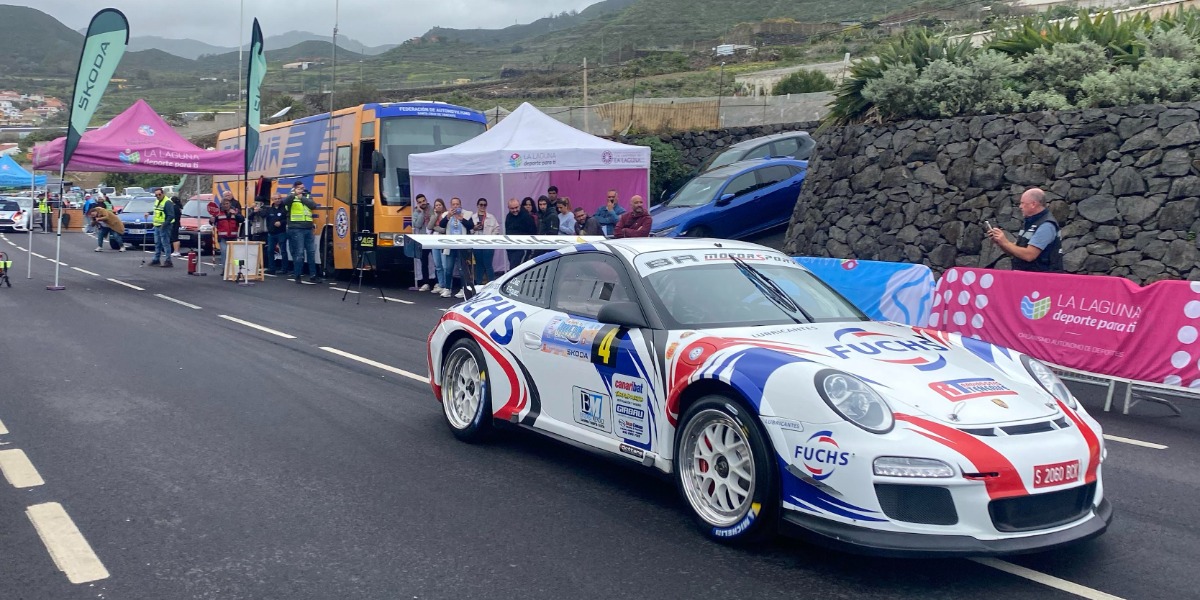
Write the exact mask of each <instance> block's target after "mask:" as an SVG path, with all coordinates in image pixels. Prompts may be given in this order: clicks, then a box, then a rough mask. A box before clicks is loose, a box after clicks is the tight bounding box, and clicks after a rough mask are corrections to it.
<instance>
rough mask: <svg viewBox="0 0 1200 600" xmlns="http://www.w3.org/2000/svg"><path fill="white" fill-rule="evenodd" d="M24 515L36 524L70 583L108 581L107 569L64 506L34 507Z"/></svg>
mask: <svg viewBox="0 0 1200 600" xmlns="http://www.w3.org/2000/svg"><path fill="white" fill-rule="evenodd" d="M25 515H26V516H28V517H29V520H30V521H31V522H33V528H34V529H36V530H37V533H38V537H40V538H42V543H43V544H45V545H46V550H48V551H49V552H50V558H52V559H54V564H55V565H57V566H58V570H60V571H62V572H63V573H65V574H66V575H67V581H70V582H71V583H76V584H78V583H87V582H89V581H97V580H99V579H107V578H108V569H106V568H104V563H102V562H100V557H98V556H96V553H95V552H93V551H92V547H91V546H90V545H89V544H88V542H87V540H86V539H84V537H83V534H82V533H80V531H79V528H78V527H76V526H75V522H74V521H72V520H71V516H70V515H68V514H67V511H66V509H64V508H63V507H62V505H61V504H59V503H57V502H47V503H45V504H34V505H33V506H30V507H29V508H27V509H25Z"/></svg>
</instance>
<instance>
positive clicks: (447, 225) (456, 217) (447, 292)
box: [439, 198, 475, 298]
mask: <svg viewBox="0 0 1200 600" xmlns="http://www.w3.org/2000/svg"><path fill="white" fill-rule="evenodd" d="M439 225H440V226H441V227H442V228H444V229H445V230H446V235H448V236H455V237H461V236H464V235H469V234H470V233H471V231H472V230H474V229H475V222H474V221H472V220H471V213H469V212H465V211H463V209H462V200H460V199H458V198H451V199H450V211H449V212H448V213H446V216H445V217H443V218H442V221H441V222H440V223H439ZM459 252H460V251H459V250H449V249H447V250H446V252H445V255H444V256H443V259H444V260H445V264H443V265H442V267H443V271H444V272H445V277H446V280H445V282H444V283H443V285H442V288H443V289H442V297H443V298H449V297H450V296H451V289H452V288H453V286H454V268H455V267H457V266H458V258H459V256H460V254H459ZM465 271H466V268H465V266H464V268H463V274H464V275H465V274H466V272H465ZM464 295H465V294H463V292H462V290H459V294H457V295H456V297H458V298H462V297H463V296H464Z"/></svg>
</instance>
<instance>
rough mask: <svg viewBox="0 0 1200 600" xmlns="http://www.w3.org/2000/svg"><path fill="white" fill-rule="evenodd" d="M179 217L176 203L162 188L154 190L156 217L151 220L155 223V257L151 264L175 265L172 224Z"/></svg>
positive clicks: (154, 265) (155, 265)
mask: <svg viewBox="0 0 1200 600" xmlns="http://www.w3.org/2000/svg"><path fill="white" fill-rule="evenodd" d="M177 218H179V217H177V216H176V214H175V203H174V202H171V200H170V199H169V198H167V195H166V194H164V193H163V191H162V190H161V189H158V190H154V217H153V219H152V220H151V223H153V224H154V258H153V259H152V260H151V261H150V266H152V267H157V266H159V265H160V264H161V265H162V266H163V267H174V266H175V265H173V264H171V224H172V223H174V222H175V219H177ZM160 259H162V260H161V262H160Z"/></svg>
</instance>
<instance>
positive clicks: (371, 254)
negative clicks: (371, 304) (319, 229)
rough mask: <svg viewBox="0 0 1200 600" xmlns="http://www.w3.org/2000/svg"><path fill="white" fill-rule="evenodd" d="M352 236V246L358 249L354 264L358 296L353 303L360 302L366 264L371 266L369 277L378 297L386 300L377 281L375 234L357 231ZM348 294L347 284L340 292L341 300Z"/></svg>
mask: <svg viewBox="0 0 1200 600" xmlns="http://www.w3.org/2000/svg"><path fill="white" fill-rule="evenodd" d="M354 237H355V240H354V246H355V247H356V248H357V249H358V261H357V262H356V263H355V265H354V270H355V271H358V290H357V293H358V297H357V298H355V299H354V303H355V304H362V283H363V273H364V272H365V271H366V270H367V267H368V266H370V267H371V278H372V279H373V280H374V281H375V287H376V289H378V290H379V297H380V298H381V299H383V301H384V302H387V299H388V298H387V296H385V295H384V293H383V285H382V284H381V283H379V265H378V264H377V263H376V262H375V234H373V233H359V234H356V235H355V236H354ZM331 258H332V257H331ZM349 294H350V285H349V284H347V285H346V289H345V290H344V291H343V292H342V302H345V301H346V296H347V295H349Z"/></svg>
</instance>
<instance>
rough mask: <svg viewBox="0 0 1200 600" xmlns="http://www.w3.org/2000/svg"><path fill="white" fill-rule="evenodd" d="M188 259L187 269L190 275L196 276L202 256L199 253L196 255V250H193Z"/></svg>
mask: <svg viewBox="0 0 1200 600" xmlns="http://www.w3.org/2000/svg"><path fill="white" fill-rule="evenodd" d="M187 259H188V269H187V272H188V275H195V274H196V267H198V266H199V265H200V255H199V254H198V253H196V251H195V250H192V251H191V252H188V255H187Z"/></svg>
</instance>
